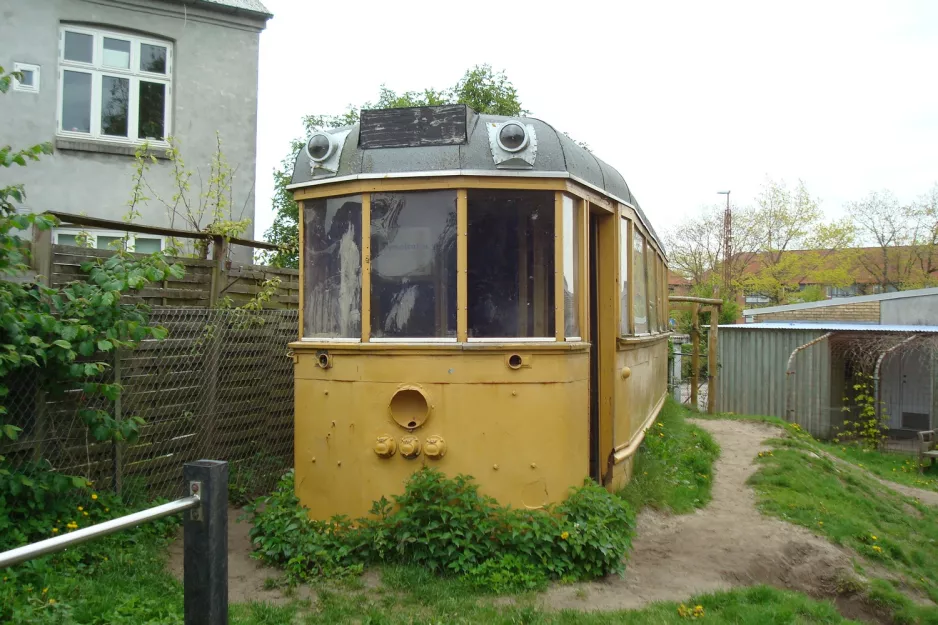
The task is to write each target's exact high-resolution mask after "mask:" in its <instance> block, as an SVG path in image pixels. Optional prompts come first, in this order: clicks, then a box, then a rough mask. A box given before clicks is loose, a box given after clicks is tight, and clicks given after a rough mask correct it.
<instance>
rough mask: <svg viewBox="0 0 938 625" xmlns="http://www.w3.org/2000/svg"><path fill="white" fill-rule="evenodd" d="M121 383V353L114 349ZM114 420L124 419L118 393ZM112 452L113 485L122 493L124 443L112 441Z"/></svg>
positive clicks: (118, 377) (115, 369)
mask: <svg viewBox="0 0 938 625" xmlns="http://www.w3.org/2000/svg"><path fill="white" fill-rule="evenodd" d="M120 383H121V354H120V350H117V349H115V350H114V384H118V385H119V384H120ZM114 420H115V421H117V422H118V423H120V422H121V421H122V420H123V412H122V410H121V396H120V395H118V396H117V399H115V400H114ZM111 454H112V457H113V461H114V467H113V476H112V479H113V486H114V492H115V493H116V494H118V495H120V494H121V487H122V486H123V479H122V476H121V471H122V469H123V464H124V463H123V456H124V445H123V443H120V442H118V441H112V442H111Z"/></svg>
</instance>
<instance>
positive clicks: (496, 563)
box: [466, 554, 547, 594]
mask: <svg viewBox="0 0 938 625" xmlns="http://www.w3.org/2000/svg"><path fill="white" fill-rule="evenodd" d="M466 578H467V580H468V581H469V583H470V584H472V585H473V586H475V587H476V588H477V589H478V590H481V591H484V592H493V593H496V594H507V593H518V592H525V591H529V590H542V589H543V588H544V587H545V586H546V585H547V575H546V574H545V573H544V571H543V570H542V569H540V568H538V567H537V566H536V565H534V564H532V563H531V561H530V560H525V559H524V558H519V557H518V556H516V555H512V554H505V555H503V556H502V557H501V558H492V559H489V560H486V561H485V562H483V563H482V564H480V565H479V566H477V567H475V568H473V569H471V570H470V571H469V572H468V574H467V575H466Z"/></svg>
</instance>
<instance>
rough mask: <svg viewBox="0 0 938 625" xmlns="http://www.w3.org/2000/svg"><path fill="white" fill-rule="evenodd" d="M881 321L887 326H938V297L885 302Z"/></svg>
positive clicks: (881, 305)
mask: <svg viewBox="0 0 938 625" xmlns="http://www.w3.org/2000/svg"><path fill="white" fill-rule="evenodd" d="M879 320H880V323H883V324H887V325H888V324H897V325H923V326H931V325H938V295H919V296H917V297H903V298H897V299H887V300H883V301H882V302H880V305H879Z"/></svg>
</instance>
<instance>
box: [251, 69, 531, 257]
mask: <svg viewBox="0 0 938 625" xmlns="http://www.w3.org/2000/svg"><path fill="white" fill-rule="evenodd" d="M456 103H458V104H465V105H467V106H469V107H470V108H472V109H474V110H475V111H476V112H477V113H486V114H490V115H528V114H529V111H527V110H525V109H523V108H522V107H521V100H520V98H519V97H518V92H517V90H516V89H515V87H514V85H513V84H512V83H511V81H509V80H508V78H507V77H506V76H505V74H504V72H495V71H493V70H492V67H491V66H490V65H476V66H474V67H472V68H470V69H468V70H466V73H465V74H464V75H463V76H462V78H460V79H459V81H458V82H457V83H456V84H455V85H454V86H453V87H452V88H450V89H443V90H436V89H433V88H427V89H424V90H423V91H405V92H403V93H397V92H395V91H393V90H392V89H389V88H388V87H387V86H385V85H381V87H380V89H379V91H378V100H377V102H374V103H372V102H365V103H364V104H363V105H362V106H361V107H360V108H359V107H356V106H353V105H349V107H348V110H347V111H345V112H344V113H342V114H340V115H307V116H305V117H303V120H302V122H303V131H304V136H305V137H309V136H310V135H311V134H312V133H313V132H315V131H317V130H323V129H329V128H341V127H343V126H351V125H353V124H356V123H358V118H359V112H360V111H361V109H374V108H407V107H411V106H436V105H440V104H456ZM304 143H305V140H304V139H294V140H293V141H291V142H290V153H289V154H287V156H286V157H284V159H283V160H282V161H281V162H280V167H279V168H276V169H274V174H273V175H274V197H273V210H274V215H275V216H274V222H273V225H272V226H271V227H270V229H268V230H267V232H266V233H265V234H264V236H265V238H266V239H267V241H269V242H271V243H274V244H276V245H278V246H279V247H280V249H279V250H278V251H276V252H272V253H266V254H265V258H264V262H265V263H267V264H270V265H273V266H275V267H292V268H294V269H296V268H297V266H298V263H299V248H298V243H297V242H298V241H299V226H298V219H299V212H298V211H299V209H298V207H297V204H296V202H295V201H294V200H293V193H292V192H290V191H288V190H287V185H288V184H290V181H291V179H292V177H293V164H294V162H295V161H296V155H297V153H298V152H299V151H300V150H301V149H303V145H304Z"/></svg>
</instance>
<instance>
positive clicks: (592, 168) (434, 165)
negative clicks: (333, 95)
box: [232, 0, 661, 246]
mask: <svg viewBox="0 0 938 625" xmlns="http://www.w3.org/2000/svg"><path fill="white" fill-rule="evenodd" d="M232 1H234V0H232ZM239 1H250V0H239ZM424 108H426V107H424ZM437 108H439V109H441V111H443V112H446V113H447V114H448V115H451V114H452V112H453V111H452V109H453V108H454V107H453V105H447V106H446V107H437ZM444 108H445V110H444ZM463 108H464V110H465V115H466V124H465V128H466V133H467V136H468V140H467V141H465V142H462V143H460V144H456V145H421V146H419V147H375V148H370V149H364V148H362V147H360V145H359V144H360V143H361V142H360V139H359V132H360V128H361V126H360V124H356V125H354V126H352V127H351V132H348V131H349V127H345V128H339V129H335V130H329V131H327V132H330V133H333V134H339V133H347V136H346V137H345V141H344V143H343V144H342V153H341V156H340V158H339V165H338V170H337V171H336V172H335V173H332V172H327V171H322V170H317V173H316V176H315V178H314V177H313V175H312V173H311V172H310V167H309V156H308V155H307V153H306V150H300V153H299V154H298V155H297V158H296V163H295V166H294V168H293V180H292V185H296V186H303V185H304V184H306V183H316V184H321V183H328V182H329V181H330V180H332V179H336V178H343V177H348V176H357V175H368V176H376V175H381V174H385V175H389V176H393V175H395V174H411V173H415V172H422V171H425V172H453V173H456V172H466V173H469V172H471V173H473V174H479V173H485V172H492V173H493V174H494V173H495V172H498V174H499V175H517V176H525V175H532V174H533V175H542V176H544V175H546V176H550V175H552V174H554V175H558V176H561V175H563V176H566V175H569V176H572V177H575V178H577V179H579V180H581V181H583V182H585V183H587V184H589V185H592V186H594V187H596V188H597V189H600V190H603V191H604V192H605V193H607V194H608V195H611V196H614V197H616V198H618V199H619V200H621V201H623V202H627V203H629V204H631V205H632V206H634V207H635V209H636V211H637V212H638V214H639V219H641V221H642V222H643V224H644V225H645V227H646V228H647V229H648V230H649V231H650V232H651V234H652V236H653V237H654V238H655V239H656V240H657V241H658V244H659V246H660V245H661V241H660V239H658V237H657V235H656V234H655V231H654V229H653V228H652V227H651V223H650V222H649V221H648V219H647V218H646V216H645V215H644V213H643V212H642V211H641V209H640V208H639V206H638V203H637V201H636V200H635V197H634V196H633V195H632V192H631V190H630V189H629V186H628V184H626V182H625V179H624V178H623V177H622V174H620V173H619V172H618V171H616V169H615V168H614V167H612V166H611V165H609V164H607V163H605V162H603V161H602V160H600V159H599V158H597V157H596V156H594V155H593V154H592V153H590V152H589V151H588V150H586V149H584V148H582V147H580V146H579V145H577V143H576V142H575V141H574V140H572V139H571V138H570V137H568V136H566V135H564V134H562V133H559V132H557V131H556V130H555V129H554V128H553V127H552V126H551V125H550V124H547V123H546V122H544V121H541V120H540V119H537V118H534V117H520V118H510V117H503V116H499V115H479V114H477V113H475V111H473V110H472V109H469V108H468V107H463ZM421 110H423V109H421ZM418 112H419V111H418ZM431 113H432V111H431ZM432 118H433V115H432V114H427V115H423V116H422V117H421V118H420V120H417V121H416V122H415V123H423V121H428V120H429V122H432V121H433V119H432ZM509 119H517V120H519V121H521V122H522V123H523V124H525V125H529V126H531V127H533V128H534V134H535V138H536V141H537V150H536V155H535V158H534V163H533V166H525V168H516V169H506V168H505V167H504V166H502V167H499V166H497V165H496V163H495V160H494V158H493V155H492V147H491V143H490V134H489V131H490V129H491V128H494V127H495V126H497V125H498V124H500V123H502V122H505V121H507V120H509ZM421 120H423V121H421ZM418 134H419V133H418ZM365 143H368V141H366V142H365Z"/></svg>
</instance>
